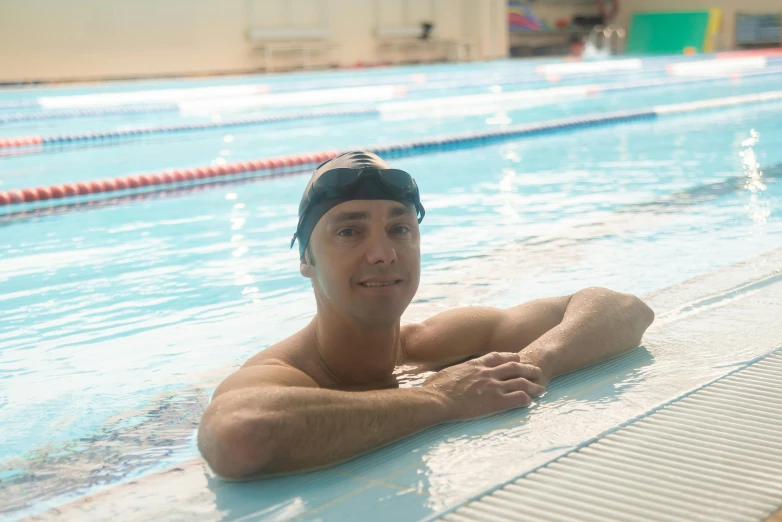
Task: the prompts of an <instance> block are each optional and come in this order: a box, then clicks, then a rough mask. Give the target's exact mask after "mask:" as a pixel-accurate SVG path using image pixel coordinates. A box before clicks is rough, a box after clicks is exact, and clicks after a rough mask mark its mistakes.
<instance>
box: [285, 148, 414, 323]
mask: <svg viewBox="0 0 782 522" xmlns="http://www.w3.org/2000/svg"><path fill="white" fill-rule="evenodd" d="M419 215H420V219H423V215H424V209H423V206H422V205H421V202H420V199H419V195H418V187H417V185H416V184H415V181H414V180H413V179H412V178H411V177H410V175H409V174H407V173H406V172H403V171H400V170H395V169H392V168H391V167H390V166H389V165H388V164H387V163H386V162H385V161H383V160H382V159H381V158H379V157H378V156H377V155H375V154H372V153H370V152H348V153H345V154H342V155H340V156H337V157H336V158H334V159H332V160H329V161H327V162H325V163H323V164H321V165H320V166H319V167H318V168H317V169H315V172H314V173H313V175H312V179H310V182H309V183H308V184H307V187H306V188H305V190H304V195H303V196H302V201H301V204H300V206H299V225H298V227H297V229H296V235H295V236H294V240H295V239H296V238H298V240H299V253H300V257H301V273H302V275H304V276H305V277H309V278H310V279H312V282H313V288H314V289H315V295H316V299H317V300H318V305H319V307H322V306H328V307H334V308H336V309H337V310H339V311H340V312H341V313H343V314H345V315H347V316H350V317H352V318H354V319H356V320H359V321H361V322H364V323H367V324H374V325H381V324H393V323H395V322H397V321H398V320H399V318H400V317H401V315H402V312H403V311H404V310H405V308H407V305H408V304H410V301H411V300H412V299H413V296H414V295H415V292H416V290H417V289H418V281H419V277H420V263H421V256H420V236H419V231H418V223H419V222H420V219H419V218H418V216H419Z"/></svg>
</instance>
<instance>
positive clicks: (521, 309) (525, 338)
mask: <svg viewBox="0 0 782 522" xmlns="http://www.w3.org/2000/svg"><path fill="white" fill-rule="evenodd" d="M653 320H654V312H652V310H651V309H650V308H649V307H648V306H646V304H644V302H643V301H641V300H640V299H638V298H637V297H635V296H633V295H630V294H623V293H618V292H613V291H611V290H606V289H604V288H587V289H585V290H582V291H580V292H578V293H576V294H573V295H572V296H566V297H553V298H547V299H538V300H535V301H531V302H529V303H525V304H522V305H519V306H515V307H513V308H509V309H506V310H501V309H498V308H488V307H469V308H460V309H456V310H451V311H448V312H444V313H442V314H438V315H436V316H434V317H432V318H430V319H427V320H426V321H424V322H423V323H421V324H415V325H407V326H406V327H405V334H406V335H405V338H406V346H405V355H406V356H407V357H408V358H410V359H412V360H422V361H436V362H439V363H442V364H447V363H449V362H454V361H460V360H464V359H465V358H469V357H474V356H478V355H482V354H484V353H487V352H492V351H496V352H520V354H521V358H522V360H524V361H526V362H529V363H530V364H533V365H535V366H539V367H540V368H541V369H542V370H543V374H544V375H543V377H542V379H541V381H540V382H541V383H542V384H544V385H545V383H547V382H548V380H549V379H551V378H552V377H554V376H557V375H560V374H563V373H566V372H569V371H572V370H575V369H578V368H582V367H584V366H587V365H589V364H593V363H596V362H598V361H601V360H603V359H607V358H609V357H612V356H615V355H618V354H620V353H622V352H625V351H627V350H630V349H632V348H635V347H636V346H638V344H639V343H640V341H641V336H642V335H643V333H644V331H646V329H647V328H648V327H649V325H650V324H651V323H652V321H653Z"/></svg>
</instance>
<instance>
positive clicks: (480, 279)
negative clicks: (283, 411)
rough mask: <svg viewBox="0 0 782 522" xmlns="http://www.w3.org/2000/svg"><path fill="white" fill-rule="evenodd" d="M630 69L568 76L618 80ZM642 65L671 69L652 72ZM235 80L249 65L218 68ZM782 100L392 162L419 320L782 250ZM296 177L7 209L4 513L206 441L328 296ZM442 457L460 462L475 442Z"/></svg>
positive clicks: (110, 159) (504, 67)
mask: <svg viewBox="0 0 782 522" xmlns="http://www.w3.org/2000/svg"><path fill="white" fill-rule="evenodd" d="M535 65H536V63H533V64H524V63H523V62H521V64H520V63H519V62H496V63H487V64H473V65H464V64H462V65H453V66H431V67H423V66H422V67H409V68H400V69H399V70H393V69H389V70H377V71H364V72H362V73H361V74H360V75H359V76H357V77H356V78H358V79H361V80H362V81H364V82H366V83H368V84H369V83H372V82H376V83H381V82H383V81H388V79H389V78H400V77H401V78H407V76H409V75H411V74H429V75H437V76H433V77H436V78H438V79H441V80H442V81H450V82H453V83H456V84H458V83H459V82H462V83H469V81H472V80H475V79H476V78H482V77H486V76H487V75H491V74H495V75H496V76H497V77H498V78H500V79H502V78H503V77H508V76H509V75H511V74H513V75H518V74H519V71H521V72H523V70H524V68H528V69H529V71H532V69H533V68H534V66H535ZM503 75H505V76H503ZM627 77H628V75H627V74H624V75H619V74H617V75H616V76H615V77H601V78H600V79H599V82H598V81H596V80H594V79H590V78H581V79H580V80H572V81H570V83H571V84H577V83H578V82H579V81H581V82H582V83H590V84H591V83H600V84H604V85H611V84H612V83H617V82H627V81H628V80H627ZM634 77H635V78H636V79H644V78H661V77H664V76H663V75H661V73H660V72H658V71H657V70H652V71H649V72H648V73H646V76H644V73H643V72H639V73H636V74H635V75H634ZM344 78H345V74H344V73H320V74H311V75H300V76H296V75H294V76H291V77H285V76H281V77H276V78H273V79H271V80H270V79H269V78H255V80H256V81H259V82H264V83H269V84H270V85H273V86H274V85H276V86H278V87H279V88H280V89H284V88H290V89H295V88H300V87H303V86H304V87H306V86H311V85H313V82H320V84H318V85H326V86H334V85H335V84H336V82H338V81H339V80H340V79H344ZM272 80H273V81H272ZM239 81H248V80H247V79H241V80H239V79H224V80H210V81H209V82H207V83H208V85H218V84H229V83H231V82H234V83H235V82H239ZM307 82H310V83H307ZM300 84H305V85H300ZM150 85H153V86H154V87H155V88H175V87H176V88H183V87H191V86H195V85H197V84H196V83H194V82H191V81H185V80H181V81H179V80H171V81H160V82H155V83H154V84H151V83H150V82H139V83H137V84H134V83H132V82H124V83H122V84H116V85H114V86H112V89H113V90H117V91H122V90H127V91H132V90H133V89H142V88H143V89H148V88H150ZM498 85H500V86H502V85H501V84H498ZM778 85H779V77H776V76H773V77H770V78H769V77H765V78H760V77H759V78H746V79H743V80H740V81H737V80H732V81H731V80H726V81H722V82H720V81H715V82H710V83H705V84H703V85H690V86H685V85H672V86H660V87H656V88H647V89H635V90H633V89H628V90H626V91H614V92H610V91H609V92H605V93H601V94H596V95H594V96H589V97H581V98H575V99H565V100H556V101H555V102H548V103H541V104H527V106H523V107H511V108H509V107H504V106H496V107H489V108H488V109H486V110H484V111H483V112H480V111H479V112H480V113H477V114H476V111H474V110H470V109H469V107H466V108H465V110H453V111H451V112H449V113H442V112H441V113H438V114H436V115H428V116H427V115H426V114H418V115H417V114H415V113H409V114H405V115H403V116H399V115H396V116H395V117H387V116H375V117H371V118H358V119H346V120H339V121H336V120H333V119H325V118H324V119H322V120H315V121H311V120H305V121H303V122H285V123H280V124H274V125H266V126H258V127H242V128H232V129H228V130H225V129H223V130H215V131H205V132H201V133H196V134H192V135H186V136H185V135H165V136H157V137H149V138H147V139H145V140H142V141H136V142H128V143H122V144H114V145H110V146H100V147H88V146H79V147H72V148H65V149H61V150H52V151H48V152H45V153H42V154H33V155H25V156H18V157H17V156H7V157H0V191H3V190H10V189H18V188H23V187H34V186H38V185H50V184H55V183H64V182H74V181H81V180H89V179H101V178H105V177H114V176H118V175H126V174H130V173H140V172H148V171H160V170H163V169H166V168H181V167H191V166H198V165H208V164H219V163H220V162H221V161H241V160H248V159H255V158H262V157H269V156H275V155H279V154H287V153H297V152H306V151H313V150H327V149H339V150H346V149H348V148H353V147H360V146H369V145H374V144H379V143H386V142H391V141H399V140H407V139H414V138H418V137H436V136H443V135H448V134H453V133H457V132H466V131H480V130H486V129H494V128H502V127H504V126H507V125H509V124H516V123H522V122H532V121H543V120H547V119H552V118H558V117H562V116H569V115H581V114H595V113H601V112H607V111H613V110H622V109H634V108H647V107H651V106H653V105H661V104H665V103H678V102H683V101H693V100H699V99H706V98H717V97H724V96H732V95H736V94H748V93H760V92H766V91H771V90H774V89H775V87H776V86H778ZM537 87H540V88H545V87H544V85H543V84H542V83H541V85H537ZM512 88H513V87H512V86H509V87H507V88H506V91H507V90H512ZM522 88H524V89H528V88H531V87H530V86H529V85H524V86H523V87H522ZM480 89H482V88H478V87H474V88H468V89H463V90H461V91H459V92H453V93H452V92H449V91H445V92H443V91H441V90H436V89H433V90H431V91H418V92H416V91H413V90H411V94H410V97H408V98H407V99H418V100H426V99H431V100H437V99H441V98H443V97H444V96H447V95H450V94H458V95H463V94H465V93H467V94H470V93H477V92H485V89H484V90H483V91H481V90H480ZM101 90H104V91H105V90H106V88H105V87H97V86H96V87H90V86H83V87H79V88H74V87H70V88H48V89H42V88H38V89H35V90H34V91H7V92H3V91H0V106H2V102H3V101H10V100H18V99H33V94H34V95H35V96H47V95H48V96H55V95H60V94H88V93H91V92H99V91H101ZM349 106H350V104H342V105H339V107H343V108H344V107H349ZM28 110H30V111H33V112H34V109H28ZM300 110H302V108H301V107H296V106H292V107H285V108H273V109H269V110H268V111H249V112H247V113H246V114H248V115H258V114H265V113H284V112H286V111H291V112H295V111H300ZM3 112H4V111H3V110H0V115H1V114H2V113H3ZM5 112H8V111H7V110H6V111H5ZM781 113H782V103H766V104H757V105H753V104H750V105H744V106H739V107H733V108H730V109H723V110H714V111H707V112H694V113H691V114H687V115H681V116H669V117H664V118H660V119H658V120H653V121H640V122H633V123H622V124H617V125H610V126H601V127H595V128H591V129H581V130H573V131H570V132H563V133H558V134H552V135H545V136H543V135H542V136H535V137H524V138H519V139H515V140H509V141H506V142H503V143H495V144H491V145H488V146H484V147H479V148H472V149H465V150H455V151H449V152H440V153H428V154H423V155H419V156H414V157H409V158H402V159H399V160H396V161H395V162H394V165H395V166H397V167H399V168H402V169H405V170H408V171H409V172H411V173H412V174H413V175H414V177H415V178H416V180H417V181H418V184H419V186H420V188H421V191H422V199H423V203H424V206H425V207H426V209H427V215H426V219H425V220H424V222H423V224H422V265H423V266H422V282H421V290H420V292H419V294H418V296H417V299H416V301H414V303H413V305H412V306H411V309H410V310H409V312H408V314H407V315H406V317H405V320H419V319H422V318H424V317H426V316H427V315H429V314H431V313H435V312H437V311H441V310H445V309H449V308H452V307H454V306H461V305H477V304H481V305H493V306H512V305H514V304H517V303H520V302H523V301H527V300H531V299H535V298H539V297H545V296H551V295H561V294H569V293H573V292H576V291H578V290H579V289H581V288H583V287H586V286H607V287H609V288H612V289H615V290H619V291H626V292H633V293H636V294H638V295H648V294H652V293H654V292H656V291H659V290H661V289H664V288H667V287H670V286H672V285H675V284H677V283H680V282H682V281H684V280H687V279H689V278H692V277H695V276H698V275H702V274H707V273H709V272H713V271H715V270H718V269H721V268H724V267H727V266H729V265H732V264H734V263H737V262H740V261H742V260H745V259H749V258H753V257H755V256H758V255H760V254H763V253H765V252H769V251H772V250H774V249H776V248H780V247H782V219H780V214H779V210H778V209H779V208H780V204H781V203H782V183H780V182H779V179H780V178H781V177H782V148H780V147H779V143H781V142H782V126H780V124H779V121H780V115H781ZM243 114H244V113H243ZM243 114H242V115H240V117H241V116H243ZM222 116H223V117H229V116H230V117H234V116H236V115H233V116H231V115H225V114H224V115H222ZM210 117H212V118H214V117H215V114H211V115H210ZM196 120H197V118H193V117H180V116H179V115H178V114H177V113H176V112H174V113H159V114H154V115H150V116H146V117H144V116H139V115H134V116H132V117H127V118H123V117H116V116H111V117H108V116H107V117H98V118H86V117H85V118H75V119H53V120H46V121H43V120H42V121H38V122H19V123H9V124H5V125H2V124H0V137H5V136H21V135H30V134H36V135H49V134H56V133H63V132H85V131H94V130H110V129H117V128H122V127H123V126H132V125H148V124H153V125H157V124H169V123H175V122H181V121H196ZM751 157H754V158H756V161H757V163H758V164H759V167H757V168H756V167H755V166H753V164H752V163H753V162H752V161H748V159H749V158H751ZM745 160H747V161H745ZM761 171H762V173H763V174H762V176H760V172H761ZM753 176H754V178H755V179H757V178H758V177H759V176H760V177H759V179H760V180H761V181H762V183H760V182H754V183H753V182H752V180H753ZM305 183H306V176H302V177H289V178H282V179H274V180H267V181H250V182H245V183H237V184H232V185H230V186H222V187H213V188H209V189H206V190H203V191H200V192H193V193H186V194H181V195H174V196H170V197H166V198H157V199H156V198H150V199H144V200H139V201H134V202H125V203H120V204H116V205H110V206H105V207H102V208H95V209H89V210H78V211H73V212H67V213H63V214H60V215H52V216H32V217H27V218H14V219H11V220H6V221H0V317H2V321H0V354H2V357H1V358H0V360H1V361H2V363H1V364H0V483H1V484H2V485H3V487H2V488H0V513H5V514H6V515H8V516H10V517H12V518H18V517H21V516H23V515H25V514H31V513H35V512H38V511H41V510H42V509H44V508H46V507H50V506H53V505H57V504H59V503H62V502H64V501H65V500H68V499H73V498H77V497H79V496H83V495H86V494H90V493H93V492H95V491H97V490H98V489H100V488H104V487H106V486H108V485H113V484H116V483H118V482H121V481H126V480H129V479H131V478H137V477H139V476H143V475H148V474H151V473H153V472H156V471H160V470H163V469H166V468H167V467H170V466H172V465H174V464H178V463H181V462H184V461H186V460H188V459H190V458H193V457H195V456H196V455H197V452H196V449H195V445H194V441H193V435H194V430H195V427H196V426H197V422H198V418H199V416H200V413H201V411H202V409H203V407H204V406H205V404H206V403H207V401H208V397H209V396H210V394H211V392H212V391H213V389H214V386H215V385H216V384H217V383H218V382H219V380H220V379H222V378H223V377H225V376H226V375H227V374H228V373H230V371H231V370H232V369H234V368H236V367H237V366H238V365H239V364H241V363H242V362H243V361H244V360H245V359H246V358H248V357H249V356H251V355H252V354H254V353H256V352H257V351H259V350H262V349H264V348H266V347H268V346H270V345H271V344H273V343H274V342H276V341H278V340H280V339H282V338H284V337H285V336H287V335H290V334H291V333H293V332H295V331H296V330H297V329H299V328H301V327H302V326H303V325H304V324H306V323H307V322H308V321H309V319H310V318H311V316H312V314H313V312H314V301H313V299H312V296H311V290H310V286H309V282H308V281H307V280H306V279H304V278H302V277H301V276H300V275H299V272H298V262H297V251H296V250H290V249H289V248H288V246H289V243H290V237H291V235H292V232H293V230H294V228H295V225H296V222H297V214H296V213H297V207H298V200H299V197H300V194H301V190H302V188H303V186H304V184H305ZM3 212H5V211H4V210H3V209H2V207H0V214H1V213H3ZM0 217H1V216H0ZM726 357H727V356H726ZM722 363H725V364H727V363H728V360H727V359H726V360H725V361H722ZM598 402H599V401H598ZM583 407H584V408H599V404H597V403H595V404H594V405H590V403H589V402H586V404H584V406H583ZM451 451H453V452H454V454H453V455H451V458H454V459H456V460H458V459H459V458H460V455H461V454H462V453H465V452H469V451H470V449H469V448H468V447H455V448H452V449H451ZM432 458H433V459H435V456H432ZM440 507H442V506H440Z"/></svg>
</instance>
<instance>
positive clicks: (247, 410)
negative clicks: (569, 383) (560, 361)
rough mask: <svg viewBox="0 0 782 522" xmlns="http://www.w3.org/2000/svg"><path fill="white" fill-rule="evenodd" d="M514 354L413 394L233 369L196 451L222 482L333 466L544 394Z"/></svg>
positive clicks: (450, 373) (473, 365) (266, 369)
mask: <svg viewBox="0 0 782 522" xmlns="http://www.w3.org/2000/svg"><path fill="white" fill-rule="evenodd" d="M519 361H520V357H519V355H518V354H516V353H511V354H488V355H486V356H485V357H481V358H480V359H476V360H474V361H470V362H469V363H465V364H461V365H457V366H453V367H451V368H448V369H447V370H444V371H442V372H438V373H437V374H435V375H433V376H431V377H430V378H429V379H428V380H427V381H426V382H425V383H424V385H423V386H422V387H419V388H407V389H391V390H378V391H366V392H344V391H336V390H326V389H321V388H318V387H317V385H316V384H315V382H314V381H312V379H310V378H309V377H308V376H307V375H306V374H304V373H303V372H300V371H299V370H297V369H295V368H291V367H289V366H281V365H270V364H264V365H255V366H249V367H245V368H242V369H240V370H239V371H238V372H237V373H235V374H234V375H232V376H231V377H229V378H228V379H226V381H225V382H224V383H223V384H221V385H220V387H219V388H218V389H217V391H216V392H215V397H214V398H213V400H212V402H211V403H210V404H209V406H208V408H207V409H206V412H204V415H203V417H202V419H201V424H200V427H199V432H198V445H199V448H200V450H201V453H202V455H203V456H204V458H205V459H206V460H207V461H208V462H209V464H210V465H211V467H212V469H214V470H215V472H216V473H218V474H219V475H222V476H223V477H226V478H234V479H239V478H249V477H252V476H257V475H261V474H269V473H280V472H291V471H299V470H303V469H307V468H313V467H318V466H323V465H326V464H332V463H334V462H338V461H340V460H344V459H346V458H349V457H353V456H356V455H359V454H361V453H364V452H366V451H368V450H370V449H372V448H376V447H378V446H382V445H384V444H387V443H389V442H393V441H395V440H398V439H401V438H403V437H406V436H408V435H411V434H413V433H416V432H418V431H421V430H423V429H425V428H428V427H429V426H433V425H435V424H440V423H442V422H447V421H451V420H456V419H464V418H472V417H480V416H484V415H489V414H492V413H497V412H500V411H505V410H508V409H511V408H517V407H521V406H526V405H528V404H529V403H530V402H531V400H532V399H531V396H534V395H538V394H540V393H542V392H543V390H544V388H543V387H542V386H539V385H537V384H534V383H533V382H531V380H534V379H537V378H539V377H540V375H541V373H540V370H539V369H538V368H535V367H533V366H530V365H527V364H520V362H519Z"/></svg>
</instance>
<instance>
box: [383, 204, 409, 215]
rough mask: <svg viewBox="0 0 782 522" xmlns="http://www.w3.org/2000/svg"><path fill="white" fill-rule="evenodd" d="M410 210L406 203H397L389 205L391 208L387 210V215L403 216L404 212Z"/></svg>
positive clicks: (406, 212) (407, 212)
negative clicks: (396, 204)
mask: <svg viewBox="0 0 782 522" xmlns="http://www.w3.org/2000/svg"><path fill="white" fill-rule="evenodd" d="M411 212H412V210H410V207H408V206H407V205H399V206H394V207H391V209H390V210H389V211H388V217H391V218H395V217H399V216H404V215H405V214H410V213H411Z"/></svg>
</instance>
